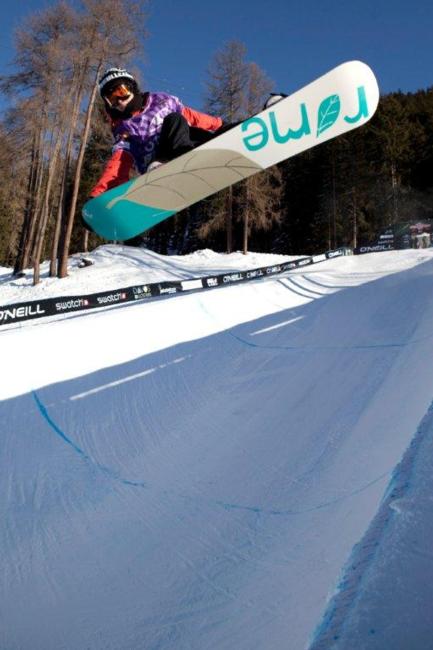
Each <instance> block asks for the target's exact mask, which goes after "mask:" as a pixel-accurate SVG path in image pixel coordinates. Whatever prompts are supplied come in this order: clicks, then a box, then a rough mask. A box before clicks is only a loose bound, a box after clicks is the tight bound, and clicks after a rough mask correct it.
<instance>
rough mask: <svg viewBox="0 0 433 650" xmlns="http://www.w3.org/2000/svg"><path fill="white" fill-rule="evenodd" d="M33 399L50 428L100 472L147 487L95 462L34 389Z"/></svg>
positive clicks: (124, 481) (121, 481) (128, 482)
mask: <svg viewBox="0 0 433 650" xmlns="http://www.w3.org/2000/svg"><path fill="white" fill-rule="evenodd" d="M32 395H33V399H34V400H35V402H36V405H37V407H38V409H39V412H40V414H41V415H42V417H43V418H44V420H45V421H46V422H47V423H48V425H49V426H50V428H51V429H52V430H53V431H54V432H55V433H56V435H58V436H59V438H61V439H62V440H63V442H65V443H66V444H67V445H70V447H72V449H73V450H74V451H75V452H76V453H77V454H79V456H81V458H82V459H83V460H84V461H86V462H87V463H89V464H90V465H92V466H93V467H96V468H97V469H98V470H99V471H100V472H102V473H103V474H105V475H106V476H107V477H108V478H110V479H114V480H115V481H120V483H123V484H124V485H128V486H132V487H140V488H147V487H148V486H147V484H146V483H144V482H143V481H130V480H129V479H125V478H122V477H121V476H119V474H118V473H117V472H115V471H114V470H112V469H110V468H109V467H105V466H104V465H101V464H100V463H95V461H94V460H92V458H91V457H90V456H89V455H88V454H86V452H85V451H83V449H81V447H79V446H78V445H77V444H75V442H74V441H73V440H71V439H70V438H68V436H67V435H66V434H65V433H64V431H62V429H61V428H60V427H59V426H58V425H57V424H56V423H55V422H54V420H53V419H52V417H51V416H50V414H49V413H48V410H47V407H46V406H45V405H44V404H43V402H42V401H41V399H40V398H39V395H38V394H37V392H36V391H32Z"/></svg>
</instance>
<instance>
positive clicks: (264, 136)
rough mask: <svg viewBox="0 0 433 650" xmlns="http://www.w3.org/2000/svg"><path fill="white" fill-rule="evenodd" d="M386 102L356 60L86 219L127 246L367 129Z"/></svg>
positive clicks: (113, 196) (99, 204) (100, 205)
mask: <svg viewBox="0 0 433 650" xmlns="http://www.w3.org/2000/svg"><path fill="white" fill-rule="evenodd" d="M378 102H379V89H378V85H377V82H376V79H375V77H374V74H373V72H372V71H371V70H370V68H369V67H368V66H367V65H365V64H364V63H361V62H360V61H350V62H348V63H343V64H342V65H340V66H338V67H337V68H334V69H333V70H331V71H330V72H328V73H327V74H325V75H324V76H323V77H320V78H319V79H317V80H316V81H313V82H312V83H311V84H309V85H308V86H305V87H304V88H302V89H301V90H299V91H297V92H296V93H294V94H293V95H290V96H289V97H286V98H285V99H283V100H281V101H279V102H278V103H277V104H274V105H273V106H272V107H270V108H268V109H266V110H264V111H262V112H261V113H259V114H258V115H255V116H253V117H251V118H249V119H247V120H245V121H244V122H242V123H241V124H239V125H238V126H236V127H234V128H233V129H230V130H229V131H227V132H226V133H223V134H222V135H220V136H217V137H216V138H214V139H213V140H210V141H209V142H207V143H206V144H203V145H201V146H200V147H198V148H197V149H194V150H193V151H190V152H189V153H186V154H184V155H182V156H180V157H179V158H176V159H175V160H172V161H170V162H168V163H166V164H164V165H161V166H160V167H158V168H157V169H154V170H152V171H150V172H148V173H146V174H143V175H142V176H139V177H138V178H135V179H133V180H130V181H128V182H127V183H124V184H122V185H119V186H118V187H116V188H114V189H112V190H108V191H107V192H104V193H103V194H101V195H100V196H98V197H96V198H95V199H91V200H90V201H88V202H87V203H86V204H85V205H84V207H83V217H84V220H85V222H86V223H87V224H88V225H89V226H90V227H91V228H92V230H94V231H95V232H96V233H97V234H99V235H101V236H102V237H104V238H106V239H111V240H120V241H124V240H126V239H131V238H132V237H135V236H136V235H139V234H141V233H143V232H145V231H146V230H149V228H152V227H153V226H155V225H156V224H158V223H160V222H161V221H164V219H167V218H168V217H171V216H172V215H173V214H175V213H176V212H179V211H180V210H183V209H184V208H186V207H188V206H190V205H193V204H194V203H197V202H198V201H200V200H202V199H204V198H206V197H208V196H210V195H212V194H215V193H216V192H219V191H220V190H222V189H225V188H226V187H229V186H230V185H233V184H234V183H237V182H238V181H241V180H243V179H245V178H248V177H249V176H252V175H253V174H256V173H258V172H260V171H261V170H263V169H266V168H268V167H271V166H272V165H275V164H277V163H279V162H281V161H283V160H286V159H287V158H290V157H291V156H294V155H296V154H298V153H301V152H302V151H305V150H307V149H310V148H312V147H314V146H316V145H318V144H321V143H322V142H326V141H327V140H330V139H331V138H335V137H337V136H339V135H342V134H343V133H347V132H348V131H351V130H352V129H354V128H357V127H359V126H361V125H362V124H365V122H367V121H368V120H369V119H370V118H371V117H372V115H373V114H374V112H375V110H376V108H377V105H378Z"/></svg>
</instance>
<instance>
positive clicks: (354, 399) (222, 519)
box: [0, 246, 433, 650]
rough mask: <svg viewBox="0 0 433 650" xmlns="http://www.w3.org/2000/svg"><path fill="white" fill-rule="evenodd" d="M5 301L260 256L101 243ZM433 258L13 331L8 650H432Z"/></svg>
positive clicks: (3, 641) (415, 256)
mask: <svg viewBox="0 0 433 650" xmlns="http://www.w3.org/2000/svg"><path fill="white" fill-rule="evenodd" d="M92 255H93V257H94V258H95V261H96V263H95V265H94V266H92V267H88V268H85V269H78V268H77V260H73V261H72V264H71V272H70V276H69V278H67V279H66V280H63V281H57V280H48V279H46V280H44V282H43V283H42V284H41V285H40V286H38V287H36V288H32V287H31V281H30V279H29V278H22V279H19V280H10V281H8V270H7V269H2V270H0V280H5V281H4V282H2V283H1V284H0V305H4V304H7V303H13V302H17V301H19V300H28V299H32V298H40V297H50V296H57V295H66V294H77V293H85V292H88V293H92V292H94V291H98V290H101V289H111V288H117V287H120V286H128V285H131V284H135V283H137V282H139V283H141V282H142V283H148V282H152V281H160V280H173V279H179V278H182V279H185V278H187V277H194V276H198V275H209V274H212V273H216V272H224V271H226V270H231V269H245V268H256V267H260V266H265V265H267V264H270V263H274V262H276V261H281V260H282V259H287V258H281V257H276V256H266V255H254V254H250V255H248V256H246V257H245V256H242V255H240V254H234V255H232V256H225V255H217V254H215V253H212V252H211V251H202V252H200V253H195V254H194V255H191V256H186V257H183V258H179V257H162V256H158V255H156V254H154V253H151V252H149V251H146V250H142V249H129V248H127V247H123V248H122V247H116V246H106V247H101V248H100V249H98V251H96V252H95V253H93V254H92ZM432 281H433V250H424V251H398V252H397V251H396V252H389V253H381V254H372V255H365V256H361V257H345V258H337V259H334V260H332V261H328V262H324V263H322V264H318V265H315V266H312V267H308V268H303V269H299V270H297V271H292V272H290V273H287V274H285V275H284V276H278V277H274V278H272V279H267V280H259V281H256V282H250V283H247V284H243V285H238V286H236V285H233V286H228V287H224V288H219V289H215V290H211V291H202V292H197V293H194V294H185V295H183V294H182V295H178V296H176V297H174V298H173V297H171V298H166V299H165V298H164V299H158V300H155V301H150V302H142V303H134V304H128V305H125V306H122V307H116V308H109V309H107V310H105V311H98V312H94V313H92V312H88V313H84V314H74V315H72V316H69V317H68V318H66V319H64V320H61V321H60V322H59V321H58V320H57V321H54V322H50V321H45V322H43V321H38V322H34V323H32V322H30V323H27V324H25V325H23V326H22V327H14V328H12V329H1V328H0V359H1V368H2V373H1V383H0V400H1V401H0V413H1V416H2V422H3V425H2V430H1V433H0V441H1V442H0V495H1V497H0V499H1V500H0V513H1V521H2V522H3V525H2V527H1V528H0V551H1V553H0V565H1V566H0V648H1V649H2V650H3V648H4V649H5V650H60V649H62V650H77V649H80V650H81V649H82V648H83V649H84V648H89V649H91V650H95V649H97V650H157V649H158V650H187V649H188V650H233V649H235V648H236V650H280V649H281V650H298V649H299V650H302V649H304V648H309V647H310V648H312V649H314V650H318V649H323V650H325V649H326V650H328V649H331V648H333V649H334V648H335V650H347V649H350V650H352V649H353V650H358V649H363V648H373V649H374V650H379V649H380V650H388V648H393V650H395V649H401V650H403V649H405V650H409V649H410V650H418V648H420V649H421V648H422V649H423V650H426V649H428V648H433V641H432V639H433V616H432V614H431V611H432V610H431V603H432V602H433V554H432V550H431V548H432V547H431V539H432V538H433V537H432V534H433V530H432V529H433V512H432V511H433V501H432V497H431V495H432V494H433V472H432V469H433V467H432V466H433V462H432V453H433V422H432V421H433V413H432V410H431V408H430V405H431V404H432V402H433V364H432V341H433V291H432Z"/></svg>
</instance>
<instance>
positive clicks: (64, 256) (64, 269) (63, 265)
mask: <svg viewBox="0 0 433 650" xmlns="http://www.w3.org/2000/svg"><path fill="white" fill-rule="evenodd" d="M102 65H103V62H102V61H100V63H99V65H98V68H97V71H96V75H95V81H94V84H93V89H92V93H91V95H90V99H89V104H88V106H87V113H86V121H85V126H84V132H83V136H82V138H81V143H80V150H79V153H78V159H77V166H76V169H75V177H74V184H73V189H72V198H71V204H70V206H69V214H68V218H67V223H66V230H65V241H64V244H63V250H62V251H61V255H60V266H59V278H65V277H66V276H67V274H68V256H69V246H70V243H71V235H72V228H73V225H74V217H75V210H76V208H77V199H78V190H79V187H80V177H81V168H82V166H83V160H84V153H85V150H86V146H87V141H88V139H89V133H90V122H91V118H92V113H93V108H94V105H95V100H96V93H97V90H98V78H99V75H100V72H101V70H102Z"/></svg>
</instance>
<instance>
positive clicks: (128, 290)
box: [0, 248, 346, 327]
mask: <svg viewBox="0 0 433 650" xmlns="http://www.w3.org/2000/svg"><path fill="white" fill-rule="evenodd" d="M345 254H346V250H345V249H343V248H341V249H338V250H335V251H329V252H327V253H324V254H323V255H318V256H315V257H301V258H299V259H297V260H292V261H290V262H283V263H281V264H273V265H272V266H265V267H261V268H258V269H251V270H249V271H233V272H231V273H221V274H219V275H212V276H208V277H205V278H191V279H190V280H182V281H179V282H155V283H152V284H140V285H135V286H132V287H125V288H123V289H115V290H113V291H104V292H98V293H92V294H89V295H85V296H59V297H57V298H48V299H44V300H32V301H29V302H26V303H23V302H20V303H15V304H11V305H5V306H0V327H1V326H3V325H13V324H18V323H21V322H23V321H28V320H34V319H37V318H45V317H49V316H58V315H61V314H68V313H73V312H79V311H87V310H89V309H97V308H99V309H100V308H104V307H110V306H113V305H118V304H122V303H127V302H135V301H137V300H144V299H146V298H155V297H158V296H170V295H174V294H177V293H180V292H187V291H193V290H196V289H212V288H216V287H221V286H228V285H230V284H236V283H239V282H248V281H250V280H258V279H261V278H266V277H270V276H273V275H278V274H281V273H285V272H287V271H291V270H293V269H299V268H302V267H304V266H308V265H310V264H316V263H318V262H322V261H324V260H326V259H331V258H332V257H339V256H341V255H345Z"/></svg>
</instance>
